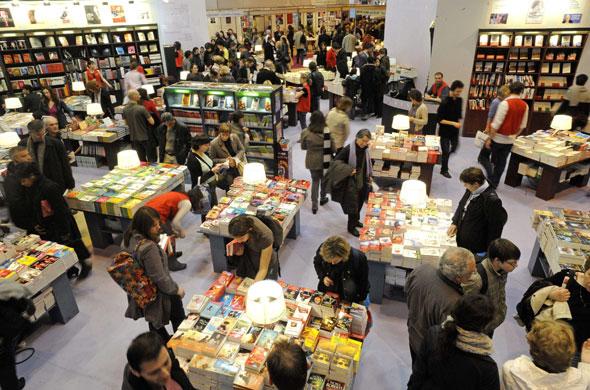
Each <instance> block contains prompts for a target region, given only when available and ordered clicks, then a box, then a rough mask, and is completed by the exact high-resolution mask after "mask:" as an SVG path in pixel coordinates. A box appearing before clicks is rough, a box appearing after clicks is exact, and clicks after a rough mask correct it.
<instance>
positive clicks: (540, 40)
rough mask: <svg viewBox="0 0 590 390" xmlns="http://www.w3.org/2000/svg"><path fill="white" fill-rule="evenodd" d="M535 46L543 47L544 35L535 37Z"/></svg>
mask: <svg viewBox="0 0 590 390" xmlns="http://www.w3.org/2000/svg"><path fill="white" fill-rule="evenodd" d="M535 46H537V47H541V46H543V35H535Z"/></svg>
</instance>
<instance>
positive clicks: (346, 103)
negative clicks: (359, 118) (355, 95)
mask: <svg viewBox="0 0 590 390" xmlns="http://www.w3.org/2000/svg"><path fill="white" fill-rule="evenodd" d="M351 107H352V99H351V98H349V97H348V96H343V97H342V98H340V100H338V103H337V104H336V108H337V109H339V110H340V111H347V110H350V108H351Z"/></svg>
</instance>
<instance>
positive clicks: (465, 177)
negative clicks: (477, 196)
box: [459, 167, 486, 185]
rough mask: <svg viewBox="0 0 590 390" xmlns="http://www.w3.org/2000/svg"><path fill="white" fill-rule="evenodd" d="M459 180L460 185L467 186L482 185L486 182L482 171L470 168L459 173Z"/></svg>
mask: <svg viewBox="0 0 590 390" xmlns="http://www.w3.org/2000/svg"><path fill="white" fill-rule="evenodd" d="M459 180H461V182H462V183H467V184H475V183H477V184H479V185H482V184H483V183H485V181H486V177H485V175H484V174H483V171H482V170H481V169H479V168H477V167H471V168H466V169H464V170H463V172H461V175H460V176H459Z"/></svg>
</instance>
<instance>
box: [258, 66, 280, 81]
mask: <svg viewBox="0 0 590 390" xmlns="http://www.w3.org/2000/svg"><path fill="white" fill-rule="evenodd" d="M266 80H269V81H270V82H271V83H272V85H281V79H280V78H279V76H277V74H276V73H275V72H273V71H271V70H268V69H266V68H262V69H260V72H258V75H257V76H256V84H264V82H265V81H266Z"/></svg>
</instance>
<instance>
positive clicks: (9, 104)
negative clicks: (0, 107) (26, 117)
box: [4, 97, 23, 110]
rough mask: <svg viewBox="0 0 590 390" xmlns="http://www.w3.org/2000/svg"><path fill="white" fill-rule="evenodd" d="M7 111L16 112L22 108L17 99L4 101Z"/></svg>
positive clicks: (12, 98)
mask: <svg viewBox="0 0 590 390" xmlns="http://www.w3.org/2000/svg"><path fill="white" fill-rule="evenodd" d="M4 104H5V105H6V109H7V110H17V109H19V108H21V107H22V106H23V104H22V103H21V101H20V99H19V98H17V97H11V98H6V99H5V100H4Z"/></svg>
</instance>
